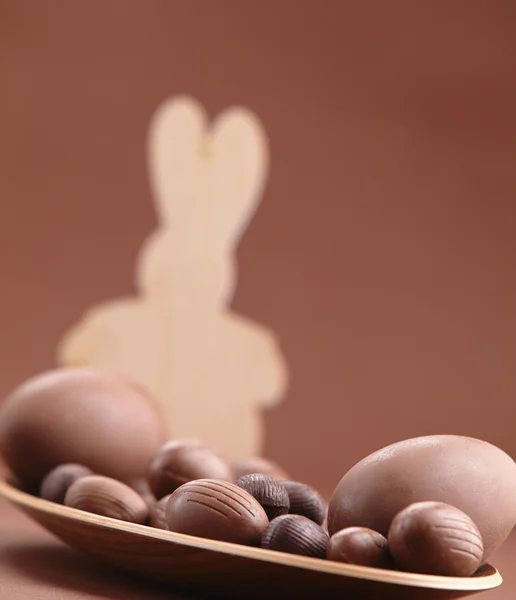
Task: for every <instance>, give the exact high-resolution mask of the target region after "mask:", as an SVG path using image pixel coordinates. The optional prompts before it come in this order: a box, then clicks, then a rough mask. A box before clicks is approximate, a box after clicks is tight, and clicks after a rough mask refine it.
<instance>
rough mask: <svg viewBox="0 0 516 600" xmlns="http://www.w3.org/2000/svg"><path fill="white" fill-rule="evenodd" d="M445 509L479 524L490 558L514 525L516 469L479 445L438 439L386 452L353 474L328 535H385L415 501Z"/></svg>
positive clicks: (338, 497) (344, 483)
mask: <svg viewBox="0 0 516 600" xmlns="http://www.w3.org/2000/svg"><path fill="white" fill-rule="evenodd" d="M426 500H433V501H437V502H444V503H446V504H450V505H452V506H455V507H456V508H458V509H460V510H461V511H463V512H464V513H466V514H467V515H468V516H469V517H470V518H471V519H472V520H473V521H474V523H475V524H476V525H477V527H478V529H479V531H480V534H481V536H482V539H483V541H484V557H485V558H487V557H488V556H489V555H490V554H492V552H493V551H494V550H496V548H498V547H499V546H500V544H502V542H503V541H504V540H505V538H506V537H507V536H508V535H509V533H510V532H511V530H512V528H513V527H514V525H515V523H516V463H515V462H514V461H513V460H512V458H511V457H510V456H508V455H507V454H506V453H505V452H503V451H502V450H500V448H497V447H496V446H493V445H492V444H489V443H487V442H483V441H480V440H477V439H473V438H468V437H462V436H454V435H433V436H427V437H420V438H413V439H409V440H406V441H403V442H399V443H397V444H393V445H392V446H388V447H386V448H383V449H381V450H379V451H377V452H375V453H373V454H371V455H370V456H368V457H367V458H365V459H364V460H362V461H361V462H359V463H358V464H356V465H355V466H354V467H353V468H352V469H350V470H349V471H348V472H347V473H346V475H344V477H343V478H342V479H341V481H340V483H339V484H338V485H337V487H336V489H335V491H334V493H333V496H332V499H331V502H330V505H329V509H328V529H329V532H330V535H331V534H333V533H335V532H336V531H338V530H339V529H344V528H345V527H350V526H360V527H368V528H370V529H373V530H375V531H378V532H379V533H381V534H382V535H384V536H387V533H388V531H389V527H390V524H391V522H392V520H393V519H394V517H395V515H396V514H397V513H399V512H400V511H401V510H403V509H404V508H406V507H407V506H408V505H410V504H412V503H414V502H423V501H426Z"/></svg>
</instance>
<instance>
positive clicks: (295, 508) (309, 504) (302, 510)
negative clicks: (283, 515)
mask: <svg viewBox="0 0 516 600" xmlns="http://www.w3.org/2000/svg"><path fill="white" fill-rule="evenodd" d="M281 483H282V485H283V486H284V487H285V489H286V490H287V492H288V497H289V501H290V510H289V513H290V514H293V515H301V516H303V517H306V518H307V519H310V520H311V521H314V523H317V524H318V525H321V524H322V523H323V522H324V519H325V517H326V503H325V502H324V500H323V499H322V496H321V495H320V494H319V492H318V491H317V490H315V489H314V488H313V487H311V486H309V485H307V484H306V483H301V482H299V481H282V482H281Z"/></svg>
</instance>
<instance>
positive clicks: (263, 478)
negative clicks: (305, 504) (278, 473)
mask: <svg viewBox="0 0 516 600" xmlns="http://www.w3.org/2000/svg"><path fill="white" fill-rule="evenodd" d="M236 484H237V485H238V487H240V488H242V489H243V490H245V491H246V492H249V494H251V496H253V498H256V499H257V500H258V502H259V503H260V504H261V505H262V506H263V510H264V511H265V512H266V513H267V516H268V517H269V520H271V521H272V519H275V518H276V517H279V516H280V515H284V514H286V513H288V510H289V508H290V500H289V497H288V492H287V490H286V489H285V487H284V486H283V485H282V484H281V482H280V481H278V480H277V479H274V478H273V477H269V475H262V474H261V473H251V474H250V475H244V476H243V477H240V479H238V480H237V482H236Z"/></svg>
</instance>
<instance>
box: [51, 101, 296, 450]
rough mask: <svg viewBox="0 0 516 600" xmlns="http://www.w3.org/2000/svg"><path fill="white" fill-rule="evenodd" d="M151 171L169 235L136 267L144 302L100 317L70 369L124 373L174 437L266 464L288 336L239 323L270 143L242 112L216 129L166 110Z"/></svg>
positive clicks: (69, 348) (68, 341)
mask: <svg viewBox="0 0 516 600" xmlns="http://www.w3.org/2000/svg"><path fill="white" fill-rule="evenodd" d="M148 159H149V161H148V168H149V174H150V181H151V191H152V195H153V198H154V201H155V207H156V211H157V216H158V224H159V225H158V228H157V229H156V230H155V231H154V232H153V233H152V234H151V235H150V236H149V238H148V239H147V240H146V241H145V242H144V244H143V246H142V248H141V250H140V253H139V256H138V259H137V264H136V275H135V279H136V288H137V294H136V295H135V296H134V297H129V298H120V299H116V300H112V301H109V302H106V303H104V304H101V305H99V306H97V307H94V308H91V309H90V310H88V311H87V312H86V313H85V314H84V316H83V317H82V319H80V321H79V322H78V323H77V324H75V325H74V326H72V327H71V329H70V330H69V331H68V332H66V333H65V335H64V337H63V339H62V341H61V343H60V345H59V348H58V362H59V363H60V364H62V365H77V364H87V365H95V366H100V367H105V368H109V369H114V370H117V371H120V372H122V373H125V374H127V375H129V376H131V377H132V378H133V379H135V380H136V381H138V382H140V383H141V384H143V385H145V386H146V387H147V388H148V389H149V390H150V391H151V392H152V393H153V394H154V395H155V396H156V397H157V398H158V400H159V401H160V402H161V403H162V405H163V408H164V411H165V415H166V419H167V423H168V426H169V430H170V434H171V435H172V436H174V437H191V436H195V437H199V438H202V439H204V440H205V441H207V442H209V443H212V444H215V445H216V446H218V447H219V448H220V449H221V450H223V451H225V452H226V453H228V454H229V455H230V456H232V457H233V458H245V457H248V456H252V455H255V454H259V453H260V450H261V447H262V443H263V437H264V431H263V417H262V411H261V409H263V408H265V407H270V406H272V405H274V404H275V403H277V402H279V401H280V400H281V398H282V395H283V394H284V392H285V390H286V386H287V383H288V375H287V367H286V363H285V360H284V358H283V356H282V354H281V352H280V349H279V346H278V343H277V340H276V337H275V336H274V334H273V333H272V332H271V331H269V330H268V329H266V328H265V327H263V326H261V325H259V324H258V323H255V322H253V321H252V320H250V319H247V318H245V317H243V316H241V315H238V314H236V313H234V312H232V311H231V310H230V308H229V304H230V302H231V299H232V297H233V293H234V291H235V287H236V265H235V249H236V246H237V244H238V242H239V240H240V238H241V236H242V234H243V232H244V230H245V228H246V226H247V225H248V223H249V221H250V220H251V218H252V216H253V214H254V212H255V210H256V208H257V206H258V204H259V202H260V200H261V197H262V193H263V189H264V186H265V183H266V179H267V170H268V147H267V140H266V136H265V133H264V131H263V129H262V127H261V125H260V123H259V121H258V119H257V118H256V116H254V115H253V114H252V113H251V112H250V111H248V110H245V109H243V108H236V107H235V108H230V109H227V110H226V111H224V112H223V113H221V114H220V115H219V116H218V117H217V118H216V119H215V121H214V122H213V123H212V126H211V128H210V127H209V123H208V120H207V117H206V114H205V112H204V110H203V108H202V106H201V105H200V104H199V103H198V102H197V101H196V100H194V99H193V98H190V97H185V96H180V97H175V98H172V99H170V100H168V101H166V102H165V103H163V105H162V106H161V107H160V108H159V109H158V110H157V111H156V114H155V116H154V119H153V120H152V123H151V126H150V132H149V147H148Z"/></svg>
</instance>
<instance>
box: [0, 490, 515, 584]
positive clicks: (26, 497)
mask: <svg viewBox="0 0 516 600" xmlns="http://www.w3.org/2000/svg"><path fill="white" fill-rule="evenodd" d="M0 496H2V497H4V498H5V499H7V500H9V501H10V502H12V503H13V504H15V505H16V506H18V507H20V508H21V509H23V508H27V509H29V510H32V511H38V512H43V513H47V514H50V515H54V516H57V517H61V518H63V519H70V520H73V521H81V522H83V523H89V524H92V525H96V526H99V527H103V528H106V529H111V530H115V531H122V532H128V533H131V534H133V535H136V536H141V537H146V538H153V539H156V540H161V541H165V542H172V543H175V544H181V545H183V546H189V547H193V548H200V549H204V550H208V551H213V552H219V553H222V554H227V555H232V556H238V557H243V558H248V559H254V560H259V561H264V562H269V563H275V564H280V565H285V566H287V567H294V568H301V569H307V570H310V571H318V572H320V573H327V574H331V575H341V576H346V577H351V578H354V579H365V580H369V581H375V582H378V583H387V584H391V585H392V584H394V585H402V586H410V587H416V588H417V587H419V588H431V589H440V590H453V591H480V590H489V589H493V588H496V587H498V586H499V585H501V583H502V582H503V579H502V576H501V575H500V573H499V572H498V571H497V570H496V569H495V568H494V567H493V566H491V565H489V564H487V563H485V564H484V565H482V566H481V567H480V569H479V571H478V572H477V574H476V575H473V576H472V577H443V576H438V575H422V574H419V573H406V572H402V571H391V570H387V569H377V568H374V567H363V566H359V565H349V564H345V563H339V562H334V561H330V560H324V559H318V558H310V557H306V556H298V555H295V554H286V553H282V552H276V551H273V550H265V549H262V548H254V547H249V546H241V545H239V544H233V543H229V542H220V541H216V540H209V539H204V538H198V537H194V536H190V535H185V534H181V533H174V532H172V531H165V530H163V529H155V528H153V527H149V526H146V525H137V524H135V523H127V522H125V521H119V520H118V519H112V518H109V517H103V516H100V515H95V514H92V513H87V512H84V511H81V510H78V509H75V508H70V507H68V506H63V505H61V504H56V503H54V502H49V501H48V500H43V499H42V498H38V497H36V496H32V495H30V494H28V493H26V492H23V491H20V490H18V489H17V488H15V487H14V486H13V485H11V484H10V483H9V482H8V481H7V479H4V480H2V479H0Z"/></svg>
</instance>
